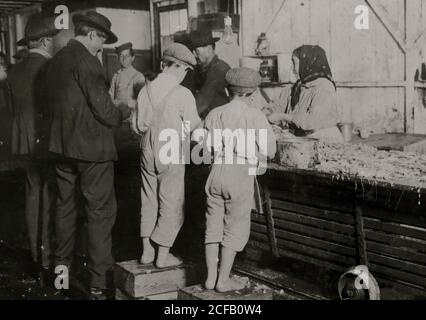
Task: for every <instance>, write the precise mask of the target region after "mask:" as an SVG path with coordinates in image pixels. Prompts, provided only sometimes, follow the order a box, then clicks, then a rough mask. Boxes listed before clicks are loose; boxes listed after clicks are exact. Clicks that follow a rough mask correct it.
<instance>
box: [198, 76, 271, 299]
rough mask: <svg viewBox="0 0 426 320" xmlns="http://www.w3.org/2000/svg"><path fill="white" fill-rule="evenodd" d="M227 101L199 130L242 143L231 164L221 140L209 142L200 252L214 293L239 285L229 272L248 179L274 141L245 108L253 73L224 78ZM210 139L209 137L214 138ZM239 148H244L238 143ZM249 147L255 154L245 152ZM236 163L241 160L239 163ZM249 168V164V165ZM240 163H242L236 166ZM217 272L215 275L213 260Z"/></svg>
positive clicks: (246, 218)
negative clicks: (227, 134)
mask: <svg viewBox="0 0 426 320" xmlns="http://www.w3.org/2000/svg"><path fill="white" fill-rule="evenodd" d="M226 81H227V84H228V91H229V93H230V95H231V102H229V103H228V104H226V105H224V106H222V107H219V108H216V109H214V110H213V111H212V112H211V113H210V114H209V115H208V116H207V118H206V121H205V124H204V128H205V129H206V130H207V131H208V132H209V135H213V134H214V132H215V131H216V130H221V131H222V132H224V130H230V131H232V132H237V130H239V131H240V132H244V134H245V135H244V137H245V140H244V141H241V140H240V139H237V140H236V141H234V143H233V144H232V148H233V149H232V150H231V151H233V162H232V164H229V163H228V164H227V163H225V159H224V154H225V153H226V151H225V152H224V150H225V149H226V145H225V143H226V142H225V140H226V139H223V138H222V139H220V141H216V140H215V141H214V149H215V162H214V164H213V166H212V168H211V172H210V175H209V178H208V180H207V183H206V188H205V190H206V194H207V212H206V233H205V250H206V264H207V271H208V277H207V280H206V282H205V287H206V288H207V289H209V290H212V289H216V290H217V291H219V292H227V291H234V290H239V289H242V288H243V287H244V285H242V284H240V283H238V282H236V281H234V280H232V279H231V278H230V272H231V269H232V265H233V263H234V259H235V256H236V253H237V252H241V251H242V250H243V249H244V247H245V245H246V244H247V241H248V239H249V235H250V212H251V203H252V201H251V200H252V199H253V197H254V183H255V177H254V175H251V171H249V170H250V169H253V162H252V161H249V160H252V159H251V158H253V156H254V157H255V158H254V159H255V161H254V163H256V160H257V159H258V158H259V157H266V156H267V157H270V158H272V157H273V156H274V155H275V152H276V137H275V134H274V132H273V129H272V128H271V126H270V124H269V123H268V121H267V119H266V117H265V116H264V114H263V113H262V112H261V111H260V110H258V109H255V108H250V107H249V106H248V101H249V98H250V96H251V95H252V94H253V93H254V92H255V91H256V90H257V87H258V86H259V85H260V83H261V78H260V75H259V73H258V72H257V71H254V70H252V69H249V68H236V69H232V70H230V71H229V72H228V73H227V74H226ZM249 130H255V132H256V135H255V137H256V138H255V139H256V141H249V140H248V139H247V137H249V136H250V135H249V134H248V132H249ZM260 130H266V132H267V136H266V138H267V144H266V147H267V149H264V147H265V146H264V145H262V143H261V141H259V140H260V139H259V132H260ZM214 135H215V134H214ZM242 144H244V145H242ZM250 144H251V145H252V146H255V150H253V151H254V152H255V155H250V154H249V153H248V152H247V150H248V146H249V145H250ZM246 146H247V149H246ZM241 161H242V162H241ZM249 162H250V163H251V164H250V163H249ZM240 163H243V164H240ZM219 248H221V252H220V257H221V259H220V269H219V274H218V257H219Z"/></svg>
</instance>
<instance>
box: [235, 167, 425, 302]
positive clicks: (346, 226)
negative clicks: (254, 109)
mask: <svg viewBox="0 0 426 320" xmlns="http://www.w3.org/2000/svg"><path fill="white" fill-rule="evenodd" d="M259 181H260V185H261V186H262V188H261V189H263V190H262V191H261V194H262V200H263V204H264V205H263V210H258V211H254V212H253V213H252V226H251V239H250V242H249V246H248V248H247V250H246V257H247V258H249V259H258V260H259V262H265V261H266V260H267V258H266V257H269V258H272V259H279V258H289V259H292V260H293V261H299V262H301V263H308V264H310V265H311V266H313V268H314V269H315V268H321V269H323V268H324V269H327V270H331V271H334V272H336V273H337V274H342V273H343V272H345V271H346V270H347V269H348V268H350V267H352V266H356V265H360V264H364V265H367V266H368V267H369V268H370V271H371V272H372V273H373V275H374V276H375V277H376V278H377V279H378V282H379V284H380V285H381V286H383V287H385V286H390V287H394V286H396V287H397V288H403V289H404V290H405V289H407V290H408V292H410V293H411V292H412V294H413V295H412V296H415V297H420V298H425V297H426V293H425V292H426V185H425V184H423V185H422V184H419V183H416V182H414V181H395V182H393V183H390V182H385V181H369V180H367V179H362V178H355V177H353V178H350V177H347V178H345V179H342V178H338V177H336V176H333V175H331V174H328V173H321V172H317V171H314V170H296V169H289V168H284V167H282V166H279V165H276V164H270V165H269V169H268V172H267V173H266V174H265V175H263V176H261V177H259ZM259 211H260V212H259ZM262 211H263V212H262ZM243 265H244V264H243ZM266 267H267V265H266V264H265V268H266ZM242 269H244V267H243V268H242ZM251 272H252V271H251ZM334 280H336V283H335V284H333V286H334V285H335V286H336V288H337V280H338V279H334ZM322 281H326V280H325V278H324V279H323V278H322V277H319V278H318V279H316V282H317V283H316V285H317V286H326V285H328V284H326V283H322ZM336 292H337V289H336Z"/></svg>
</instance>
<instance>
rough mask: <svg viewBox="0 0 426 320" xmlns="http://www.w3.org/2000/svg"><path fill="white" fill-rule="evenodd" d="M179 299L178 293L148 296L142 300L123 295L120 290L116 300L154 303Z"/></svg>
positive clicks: (117, 290)
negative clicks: (155, 301) (150, 301)
mask: <svg viewBox="0 0 426 320" xmlns="http://www.w3.org/2000/svg"><path fill="white" fill-rule="evenodd" d="M177 298H178V292H177V291H173V292H166V293H161V294H155V295H152V296H146V297H141V298H132V297H130V296H129V295H127V294H125V293H123V291H121V290H120V289H116V290H115V300H152V301H154V300H162V301H165V300H177Z"/></svg>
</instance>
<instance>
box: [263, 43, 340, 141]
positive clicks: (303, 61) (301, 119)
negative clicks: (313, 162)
mask: <svg viewBox="0 0 426 320" xmlns="http://www.w3.org/2000/svg"><path fill="white" fill-rule="evenodd" d="M292 60H293V68H294V69H293V72H294V74H295V76H296V78H297V82H296V83H295V84H294V85H293V87H292V88H291V91H289V90H288V89H287V90H284V91H283V92H282V94H281V95H280V97H279V99H278V100H277V101H276V102H273V103H272V104H271V105H270V106H269V107H268V108H267V109H269V112H268V113H270V114H269V116H268V119H269V121H270V122H271V123H274V124H279V123H282V122H287V123H288V124H289V127H290V129H291V130H292V132H293V133H294V134H295V135H296V136H300V137H310V138H316V139H320V140H323V141H327V142H335V143H343V142H344V139H343V135H342V134H341V132H340V130H339V129H338V127H337V124H338V122H339V121H338V118H339V112H338V108H337V95H336V84H335V82H334V80H333V76H332V73H331V70H330V66H329V64H328V61H327V56H326V54H325V51H324V50H323V49H322V48H321V47H319V46H311V45H304V46H301V47H299V48H297V49H296V50H294V52H293V56H292Z"/></svg>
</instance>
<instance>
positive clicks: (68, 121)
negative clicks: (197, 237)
mask: <svg viewBox="0 0 426 320" xmlns="http://www.w3.org/2000/svg"><path fill="white" fill-rule="evenodd" d="M73 22H74V25H75V35H76V37H75V38H74V39H72V40H70V41H69V43H68V44H67V46H66V47H65V48H63V49H62V50H61V51H59V52H58V53H57V54H56V56H55V57H54V58H53V60H52V62H51V64H50V66H49V69H48V72H47V83H48V85H49V92H48V97H49V106H50V108H51V113H52V114H51V123H50V140H49V151H51V152H53V153H55V154H57V155H59V156H60V158H61V159H62V160H59V161H58V164H57V166H56V177H57V183H58V190H59V200H58V209H57V218H56V234H57V242H58V247H57V249H56V251H55V265H56V266H67V267H69V266H70V265H71V262H72V257H73V253H74V245H75V237H76V234H75V233H76V228H77V218H78V216H79V214H78V210H77V201H78V200H77V193H80V194H81V195H82V196H83V198H84V204H85V211H86V214H87V217H88V256H89V262H88V269H89V273H90V276H91V279H90V290H91V297H92V298H93V299H104V298H105V297H106V296H105V290H106V289H107V274H108V273H109V271H110V270H111V269H112V267H113V263H114V261H113V258H112V253H111V248H112V236H111V231H112V227H113V225H114V223H115V218H116V212H117V203H116V198H115V190H114V161H116V160H117V150H116V147H115V143H114V136H113V128H117V127H120V126H121V124H122V121H123V120H125V119H127V118H128V117H129V116H130V109H128V107H127V106H124V105H119V106H115V105H114V103H113V101H112V100H111V97H110V95H109V93H108V90H109V88H108V86H107V82H106V79H105V77H104V72H103V68H102V65H101V63H100V61H99V60H98V58H97V54H98V53H99V52H100V51H101V49H102V46H103V44H104V43H108V44H111V43H114V42H116V41H117V37H116V36H115V35H114V33H112V31H111V22H110V21H109V20H108V19H107V18H106V17H104V16H103V15H101V14H99V13H97V12H94V11H89V12H88V13H87V14H86V15H81V14H76V15H74V17H73Z"/></svg>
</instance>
